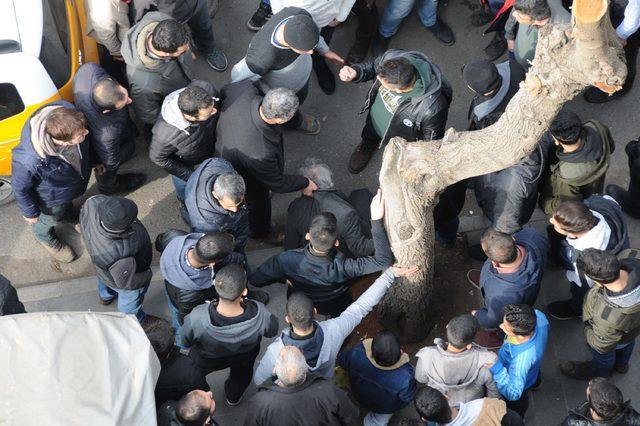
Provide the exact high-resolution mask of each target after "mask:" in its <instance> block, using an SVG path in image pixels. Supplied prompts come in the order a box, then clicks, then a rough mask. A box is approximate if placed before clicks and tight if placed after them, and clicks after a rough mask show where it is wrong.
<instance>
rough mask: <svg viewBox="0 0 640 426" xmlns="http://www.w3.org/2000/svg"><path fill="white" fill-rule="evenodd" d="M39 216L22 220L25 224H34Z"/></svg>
mask: <svg viewBox="0 0 640 426" xmlns="http://www.w3.org/2000/svg"><path fill="white" fill-rule="evenodd" d="M39 217H40V216H36V217H25V218H24V220H26V221H27V222H29V223H30V224H32V225H33V224H35V223H37V222H38V218H39Z"/></svg>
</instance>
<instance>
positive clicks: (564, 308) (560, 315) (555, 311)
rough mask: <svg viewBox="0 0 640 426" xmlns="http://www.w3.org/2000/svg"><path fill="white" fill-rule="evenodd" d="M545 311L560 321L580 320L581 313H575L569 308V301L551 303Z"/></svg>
mask: <svg viewBox="0 0 640 426" xmlns="http://www.w3.org/2000/svg"><path fill="white" fill-rule="evenodd" d="M547 311H548V312H549V315H551V316H552V317H553V318H555V319H557V320H560V321H565V320H570V319H574V318H582V312H576V311H575V310H574V309H573V307H572V306H571V299H568V300H558V301H557V302H551V303H549V304H548V305H547Z"/></svg>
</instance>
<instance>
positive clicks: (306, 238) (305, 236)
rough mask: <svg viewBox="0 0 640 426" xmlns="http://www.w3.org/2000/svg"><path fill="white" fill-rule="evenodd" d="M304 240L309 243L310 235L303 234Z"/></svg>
mask: <svg viewBox="0 0 640 426" xmlns="http://www.w3.org/2000/svg"><path fill="white" fill-rule="evenodd" d="M304 239H305V240H307V241H311V234H310V233H308V232H307V233H306V234H304Z"/></svg>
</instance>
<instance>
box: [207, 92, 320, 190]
mask: <svg viewBox="0 0 640 426" xmlns="http://www.w3.org/2000/svg"><path fill="white" fill-rule="evenodd" d="M221 98H222V108H221V112H220V119H219V120H218V127H217V129H216V153H217V154H218V156H219V157H222V158H224V159H225V160H227V161H229V162H230V163H231V165H232V166H233V168H234V169H236V171H237V172H238V173H240V175H241V176H242V177H243V178H244V179H245V183H246V184H247V187H251V186H255V185H259V186H261V187H265V188H268V189H270V190H271V191H273V192H276V193H287V192H295V191H299V190H301V189H303V188H305V187H306V186H307V185H309V180H308V179H307V178H306V177H304V176H301V175H288V174H285V173H284V146H283V143H282V128H281V126H275V125H270V124H267V123H265V122H264V121H263V120H262V118H261V117H260V114H259V108H260V105H261V103H262V97H261V96H260V95H259V93H258V89H257V88H256V87H255V86H253V85H252V84H251V82H248V81H241V82H238V83H232V84H228V85H226V86H225V87H223V88H222V95H221Z"/></svg>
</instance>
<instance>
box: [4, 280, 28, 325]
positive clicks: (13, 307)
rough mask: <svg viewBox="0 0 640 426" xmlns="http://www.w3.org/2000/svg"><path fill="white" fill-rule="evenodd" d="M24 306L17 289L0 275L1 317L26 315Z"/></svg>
mask: <svg viewBox="0 0 640 426" xmlns="http://www.w3.org/2000/svg"><path fill="white" fill-rule="evenodd" d="M25 312H26V311H25V310H24V305H23V304H22V303H21V302H20V300H19V299H18V293H17V292H16V289H15V288H14V287H13V286H12V285H11V283H10V282H9V280H8V279H6V278H5V277H3V276H2V275H0V317H1V316H3V315H13V314H24V313H25Z"/></svg>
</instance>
